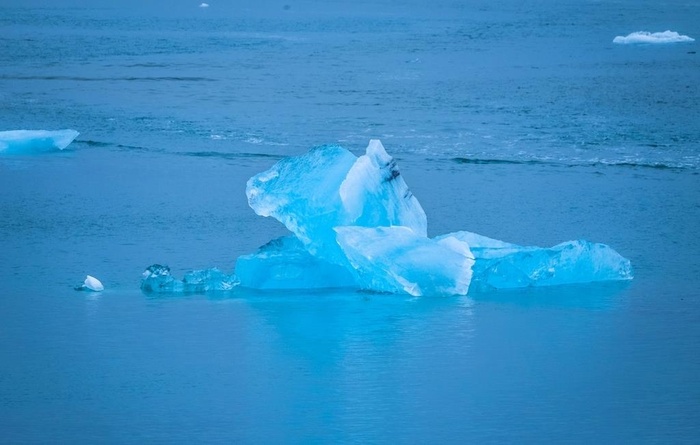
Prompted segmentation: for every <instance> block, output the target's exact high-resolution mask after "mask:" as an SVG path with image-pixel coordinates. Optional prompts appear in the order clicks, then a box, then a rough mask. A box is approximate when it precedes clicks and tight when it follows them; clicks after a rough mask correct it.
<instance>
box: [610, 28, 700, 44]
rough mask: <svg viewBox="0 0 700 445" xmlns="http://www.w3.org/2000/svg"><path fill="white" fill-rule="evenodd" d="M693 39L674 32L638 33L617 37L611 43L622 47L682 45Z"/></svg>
mask: <svg viewBox="0 0 700 445" xmlns="http://www.w3.org/2000/svg"><path fill="white" fill-rule="evenodd" d="M694 41H695V39H694V38H692V37H688V36H684V35H681V34H678V33H677V32H675V31H670V30H667V31H664V32H653V33H652V32H647V31H638V32H633V33H631V34H628V35H626V36H617V37H615V38H614V39H613V43H618V44H622V45H626V44H635V43H636V44H644V43H653V44H659V43H682V42H694Z"/></svg>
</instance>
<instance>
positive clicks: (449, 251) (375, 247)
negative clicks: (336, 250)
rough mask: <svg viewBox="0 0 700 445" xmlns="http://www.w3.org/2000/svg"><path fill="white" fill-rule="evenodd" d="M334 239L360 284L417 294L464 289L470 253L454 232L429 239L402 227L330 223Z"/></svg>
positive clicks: (468, 278)
mask: <svg viewBox="0 0 700 445" xmlns="http://www.w3.org/2000/svg"><path fill="white" fill-rule="evenodd" d="M335 231H336V232H337V233H338V244H339V245H340V246H341V248H342V249H343V252H345V254H346V255H347V256H348V259H349V261H350V264H352V266H353V267H354V268H355V269H356V271H357V273H358V274H359V277H360V279H359V283H360V286H361V287H362V288H363V289H367V290H373V291H380V292H393V293H407V294H410V295H413V296H422V295H466V293H467V291H468V290H469V282H470V281H471V276H472V265H473V264H474V257H473V256H472V254H471V252H470V251H469V245H468V244H467V243H465V242H463V241H461V240H459V239H458V238H456V237H451V236H445V237H443V238H442V239H440V240H432V239H429V238H427V237H426V236H424V235H422V234H418V233H416V232H414V231H413V230H411V229H409V228H408V227H401V226H393V227H373V228H369V227H336V229H335Z"/></svg>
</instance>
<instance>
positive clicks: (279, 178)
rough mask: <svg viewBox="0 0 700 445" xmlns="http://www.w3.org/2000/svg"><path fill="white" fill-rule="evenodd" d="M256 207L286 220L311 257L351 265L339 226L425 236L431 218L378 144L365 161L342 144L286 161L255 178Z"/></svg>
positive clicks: (250, 192) (251, 188)
mask: <svg viewBox="0 0 700 445" xmlns="http://www.w3.org/2000/svg"><path fill="white" fill-rule="evenodd" d="M246 194H247V196H248V203H249V204H250V207H251V208H252V209H253V210H254V211H255V213H257V214H258V215H261V216H272V217H274V218H276V219H277V220H279V221H280V222H282V223H283V224H284V225H285V226H286V227H287V228H288V229H289V230H290V231H291V232H292V233H293V234H294V235H296V237H297V238H298V239H299V240H300V241H301V242H302V244H303V245H304V247H305V248H306V249H307V250H308V252H309V253H310V254H311V255H314V256H316V257H319V258H323V259H325V260H327V261H330V262H331V263H335V264H340V265H346V264H347V262H346V259H345V256H344V255H343V253H342V252H341V251H340V249H339V247H338V244H337V243H336V240H335V232H334V231H333V229H334V228H335V227H338V226H350V225H354V226H364V227H376V226H392V225H397V226H406V227H409V228H411V229H412V230H414V231H415V232H416V233H418V234H420V235H423V236H425V235H426V233H427V225H428V223H427V219H426V216H425V212H424V211H423V208H422V207H421V206H420V204H419V203H418V200H417V199H416V198H415V197H414V196H413V194H412V193H411V192H410V190H409V189H408V186H407V185H406V182H405V181H404V180H403V178H402V177H401V175H400V173H399V170H398V168H397V166H396V162H395V161H394V159H393V158H392V157H391V156H389V155H388V154H387V153H386V151H385V150H384V147H383V146H382V144H381V142H379V141H378V140H372V141H370V143H369V146H368V147H367V151H366V154H365V155H363V156H360V157H359V158H358V157H356V156H355V155H353V154H352V153H350V152H349V151H348V150H346V149H344V148H342V147H339V146H337V145H330V146H322V147H317V148H314V149H312V150H311V151H309V152H308V153H307V154H305V155H302V156H298V157H291V158H286V159H283V160H281V161H280V162H278V163H277V164H276V165H274V166H273V167H272V168H270V169H269V170H267V171H265V172H262V173H260V174H258V175H256V176H253V177H252V178H250V180H249V181H248V185H247V188H246Z"/></svg>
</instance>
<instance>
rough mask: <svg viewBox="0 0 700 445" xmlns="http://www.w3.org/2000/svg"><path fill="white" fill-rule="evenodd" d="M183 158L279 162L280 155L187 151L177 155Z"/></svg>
mask: <svg viewBox="0 0 700 445" xmlns="http://www.w3.org/2000/svg"><path fill="white" fill-rule="evenodd" d="M179 154H181V155H183V156H193V157H195V158H220V159H229V160H231V159H242V158H267V159H276V160H280V159H282V158H284V156H281V155H274V154H269V153H224V152H219V151H187V152H181V153H179Z"/></svg>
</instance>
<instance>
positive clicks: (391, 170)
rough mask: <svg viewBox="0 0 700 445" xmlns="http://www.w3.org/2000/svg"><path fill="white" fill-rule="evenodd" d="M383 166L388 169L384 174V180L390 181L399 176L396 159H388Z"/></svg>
mask: <svg viewBox="0 0 700 445" xmlns="http://www.w3.org/2000/svg"><path fill="white" fill-rule="evenodd" d="M384 168H385V169H386V170H388V173H387V174H386V175H385V176H384V182H391V181H393V180H394V179H396V178H398V177H399V176H401V172H400V171H399V167H398V165H396V160H395V159H392V160H391V161H389V162H388V163H387V164H386V165H385V166H384Z"/></svg>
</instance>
